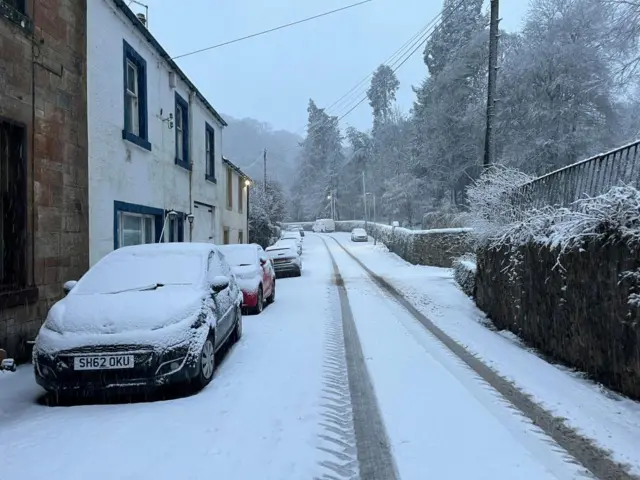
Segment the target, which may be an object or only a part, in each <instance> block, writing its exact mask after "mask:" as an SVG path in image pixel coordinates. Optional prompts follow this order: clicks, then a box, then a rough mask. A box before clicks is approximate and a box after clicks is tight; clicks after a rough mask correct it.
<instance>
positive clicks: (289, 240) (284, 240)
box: [275, 237, 302, 255]
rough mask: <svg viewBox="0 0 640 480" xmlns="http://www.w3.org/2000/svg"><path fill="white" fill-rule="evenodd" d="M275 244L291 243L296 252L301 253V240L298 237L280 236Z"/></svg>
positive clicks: (285, 244)
mask: <svg viewBox="0 0 640 480" xmlns="http://www.w3.org/2000/svg"><path fill="white" fill-rule="evenodd" d="M275 244H276V245H280V246H283V245H284V246H287V245H293V246H294V247H295V249H296V252H298V255H302V241H300V240H299V239H296V238H289V237H287V238H281V239H280V240H278V241H277V242H276V243H275Z"/></svg>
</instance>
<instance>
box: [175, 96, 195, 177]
mask: <svg viewBox="0 0 640 480" xmlns="http://www.w3.org/2000/svg"><path fill="white" fill-rule="evenodd" d="M175 129H176V165H180V166H181V167H182V168H186V169H187V170H191V163H190V162H189V104H188V103H187V102H186V101H185V100H184V99H183V98H182V97H181V96H180V95H178V94H177V93H176V113H175Z"/></svg>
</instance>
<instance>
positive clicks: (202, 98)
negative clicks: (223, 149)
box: [112, 0, 228, 127]
mask: <svg viewBox="0 0 640 480" xmlns="http://www.w3.org/2000/svg"><path fill="white" fill-rule="evenodd" d="M112 1H113V3H115V5H116V7H118V8H119V9H120V10H122V12H123V13H124V14H125V16H126V17H127V18H128V19H129V20H131V23H132V24H133V26H134V27H135V28H137V29H138V31H139V32H140V33H141V34H142V36H143V37H144V38H145V39H146V40H147V41H148V42H149V43H150V44H151V45H152V46H153V48H155V49H156V51H157V52H158V54H159V55H160V56H161V57H162V58H163V59H164V60H165V61H166V62H167V63H168V64H169V66H170V67H171V68H172V69H173V70H175V72H176V73H177V74H178V76H179V77H180V78H181V79H182V81H183V82H184V83H186V84H187V86H188V87H189V88H190V89H191V90H193V91H194V92H195V94H196V97H198V99H199V100H200V101H201V102H202V103H203V104H204V106H205V107H207V110H209V111H210V112H211V114H212V115H213V116H214V117H215V118H216V120H218V121H219V122H220V123H221V124H222V126H224V127H226V126H227V125H228V124H227V122H225V121H224V118H222V117H221V116H220V114H219V113H218V112H216V109H215V108H213V106H212V105H211V104H210V103H209V101H208V100H207V99H206V98H205V96H204V95H202V93H201V92H200V90H198V88H197V87H196V86H195V85H194V84H193V83H192V82H191V80H189V77H187V75H186V74H185V73H184V72H183V71H182V70H181V69H180V67H179V66H178V64H177V63H176V62H175V61H173V59H172V58H171V56H170V55H169V54H168V53H167V51H166V50H165V49H164V48H162V45H160V43H158V41H157V40H156V38H155V37H154V36H153V35H151V32H150V31H149V29H148V28H147V27H145V26H144V25H143V24H142V22H141V21H140V20H139V19H138V17H137V16H136V14H135V13H133V11H132V10H131V9H130V8H129V7H128V6H127V5H126V3H125V2H124V0H112Z"/></svg>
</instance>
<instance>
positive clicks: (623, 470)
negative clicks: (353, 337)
mask: <svg viewBox="0 0 640 480" xmlns="http://www.w3.org/2000/svg"><path fill="white" fill-rule="evenodd" d="M331 238H332V240H333V241H335V242H336V244H337V245H338V246H339V247H340V248H341V249H342V250H344V252H345V253H346V254H347V255H348V256H349V257H350V258H351V259H352V260H354V261H355V262H356V263H357V264H358V265H359V266H360V267H361V268H362V269H363V270H364V271H365V272H366V273H367V275H368V276H369V278H370V279H371V280H372V281H373V282H374V284H375V285H376V286H378V288H380V289H381V290H382V292H383V293H384V294H385V295H387V296H389V297H390V298H391V299H392V300H395V301H396V302H397V303H398V304H399V305H401V306H402V307H403V308H404V309H405V310H406V311H407V312H408V313H409V314H410V315H411V316H413V317H414V318H415V319H416V320H418V321H419V322H420V323H421V324H422V325H423V326H424V327H425V328H426V329H427V330H428V331H429V333H431V334H432V335H433V336H434V337H435V338H436V339H437V340H438V341H440V342H441V343H442V344H443V345H444V346H445V347H446V348H447V349H448V350H449V351H450V352H451V353H452V354H453V355H454V356H455V357H457V359H458V360H460V361H461V362H462V363H464V364H465V365H466V366H468V367H469V368H470V369H471V370H473V371H474V372H475V373H476V374H477V375H478V376H479V377H480V378H481V379H482V380H484V381H485V382H486V383H487V384H488V385H489V386H490V387H492V388H493V389H495V391H496V392H497V393H499V394H500V395H501V396H502V397H503V398H504V399H505V400H506V401H507V402H508V403H510V404H511V405H512V406H513V408H514V409H515V410H516V411H517V412H519V413H520V414H522V415H524V416H525V417H526V418H528V419H529V420H530V421H531V422H532V423H533V425H535V426H537V427H538V428H539V429H540V430H541V431H542V432H544V433H545V434H547V435H548V436H549V437H551V439H553V440H554V441H555V442H556V443H557V444H558V445H559V446H560V447H561V448H563V449H564V450H565V451H566V452H567V453H568V454H569V455H571V457H573V458H572V459H567V460H568V461H573V459H575V460H576V461H577V462H579V463H580V464H581V465H582V466H584V467H585V468H586V469H587V470H589V471H590V472H591V473H592V474H593V475H594V476H595V477H597V478H598V479H600V480H640V479H639V477H636V476H633V475H631V474H630V473H629V471H628V468H627V466H625V465H622V464H619V463H617V462H615V461H614V460H613V459H612V458H611V455H610V453H609V452H608V451H606V450H604V449H602V448H600V447H598V446H597V445H595V444H594V443H593V442H592V441H591V440H590V439H588V438H586V437H584V436H582V435H580V434H579V433H577V432H576V431H575V430H574V429H572V428H571V427H569V426H568V425H567V423H566V421H565V420H564V419H563V418H558V417H555V416H554V415H552V414H551V413H550V412H548V411H547V410H545V409H544V408H542V407H541V406H540V405H538V404H537V403H536V402H535V401H534V399H533V398H532V397H531V396H530V395H528V394H526V393H524V392H523V391H521V390H520V389H518V388H517V387H516V386H515V385H514V384H513V383H511V382H509V381H508V380H506V379H505V378H503V377H502V376H500V375H498V374H497V373H496V372H495V371H494V370H492V369H491V368H489V367H488V366H487V365H485V364H484V363H483V362H482V361H481V360H479V359H478V358H477V357H475V356H474V355H472V354H471V353H469V352H468V351H467V350H466V349H465V348H464V347H463V346H462V345H460V344H459V343H457V342H456V341H455V340H453V339H452V338H451V337H449V336H448V335H447V334H446V333H445V332H444V331H443V330H441V329H440V328H439V327H438V326H436V325H435V324H434V323H433V322H432V321H431V320H430V319H429V318H428V317H427V316H425V315H424V314H423V313H422V312H420V311H419V310H418V309H417V308H416V307H414V306H413V304H412V303H411V302H410V301H409V300H407V299H406V298H405V297H404V296H403V295H402V294H401V293H400V292H399V291H398V290H397V289H396V288H395V287H393V286H392V285H391V284H390V283H388V282H387V281H386V280H385V279H384V278H383V277H381V276H379V275H377V274H376V273H374V272H373V271H371V270H370V269H369V268H368V267H367V266H366V265H364V263H362V262H361V261H360V259H358V258H357V257H356V256H355V255H353V254H352V253H351V252H350V251H349V249H348V248H346V247H345V246H344V245H342V244H341V243H340V242H339V241H338V240H337V239H336V238H334V237H331ZM323 242H324V243H325V246H326V247H327V248H328V245H327V242H326V241H325V240H324V239H323ZM329 254H330V255H331V252H329ZM331 259H332V261H333V265H334V271H337V264H336V263H335V260H334V258H333V255H331ZM345 296H346V291H345ZM352 322H353V320H352ZM353 327H354V329H355V324H353ZM360 352H362V350H360ZM364 478H366V477H364ZM372 478H373V477H372ZM380 478H382V477H380Z"/></svg>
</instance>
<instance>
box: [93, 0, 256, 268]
mask: <svg viewBox="0 0 640 480" xmlns="http://www.w3.org/2000/svg"><path fill="white" fill-rule="evenodd" d="M87 70H88V72H87V73H88V75H87V78H88V79H87V96H88V101H87V104H88V130H89V229H90V240H89V241H90V262H91V265H93V264H94V263H95V262H97V261H98V260H99V259H100V258H102V257H103V256H104V255H105V254H107V253H109V252H110V251H112V250H113V249H115V248H118V247H121V246H125V245H132V244H138V243H152V242H158V241H194V242H213V243H222V242H223V240H224V238H223V229H222V219H223V217H222V212H221V211H222V210H223V209H225V210H226V208H227V205H226V196H225V195H226V185H227V184H226V170H227V164H225V166H224V167H223V161H222V148H221V147H222V145H221V144H222V129H223V127H224V126H226V123H225V121H224V120H223V119H222V117H221V116H220V115H219V114H218V113H217V112H216V110H215V109H214V108H213V107H212V106H211V104H210V103H209V102H208V101H207V100H206V99H205V98H204V96H203V95H202V94H201V93H200V91H199V90H198V89H197V88H196V87H195V85H193V83H191V82H190V81H189V79H188V78H187V76H186V75H185V74H184V73H183V72H182V70H180V68H179V67H178V66H177V65H176V63H175V62H174V61H173V60H171V58H170V56H169V55H168V54H167V52H166V51H165V50H164V49H163V48H162V46H161V45H160V44H159V43H158V42H157V41H156V39H155V38H154V37H153V35H151V33H150V32H149V30H148V29H147V28H146V25H145V22H144V18H138V17H137V16H136V15H135V14H134V13H133V12H132V11H131V10H130V9H129V8H128V7H127V5H126V4H125V2H124V1H122V0H91V1H90V2H87ZM245 203H246V201H245ZM174 212H175V213H174ZM234 225H236V224H235V223H234ZM245 235H246V234H245ZM244 238H246V237H243V238H242V239H241V240H243V239H244ZM229 241H230V243H236V242H237V241H238V238H237V235H236V238H230V240H229Z"/></svg>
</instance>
